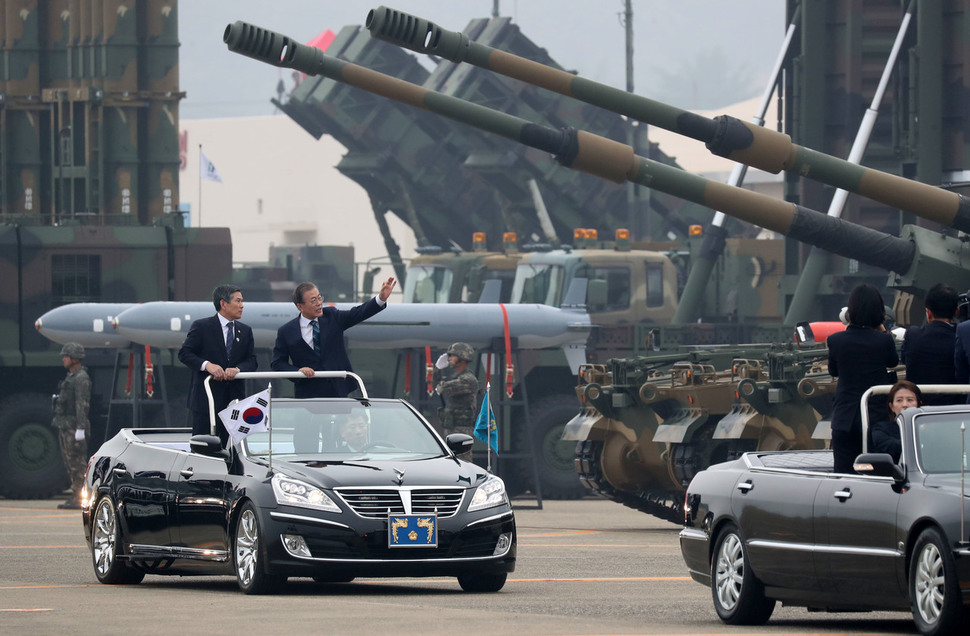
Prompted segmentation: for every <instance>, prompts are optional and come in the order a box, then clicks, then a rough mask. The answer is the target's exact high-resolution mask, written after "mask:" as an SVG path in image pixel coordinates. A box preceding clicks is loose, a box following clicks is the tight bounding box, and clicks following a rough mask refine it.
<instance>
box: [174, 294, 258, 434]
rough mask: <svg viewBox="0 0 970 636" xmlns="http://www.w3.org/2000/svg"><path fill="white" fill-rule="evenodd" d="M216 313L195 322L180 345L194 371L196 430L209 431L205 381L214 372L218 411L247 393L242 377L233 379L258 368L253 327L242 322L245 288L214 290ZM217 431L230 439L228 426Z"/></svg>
mask: <svg viewBox="0 0 970 636" xmlns="http://www.w3.org/2000/svg"><path fill="white" fill-rule="evenodd" d="M212 304H213V306H215V308H216V312H217V313H216V315H214V316H210V317H209V318H200V319H199V320H196V321H195V322H193V323H192V326H191V327H190V328H189V333H188V334H186V336H185V341H184V342H183V343H182V348H181V349H179V360H180V361H181V362H182V364H184V365H185V366H187V367H188V368H189V369H190V370H191V372H192V378H191V380H190V382H189V397H188V407H189V412H190V414H191V419H192V434H193V435H201V434H206V435H207V434H209V432H210V431H209V400H208V398H206V395H205V387H203V385H202V382H203V381H204V380H205V378H206V377H207V376H210V375H211V376H212V380H210V381H209V387H210V388H211V390H212V401H213V403H214V405H215V412H216V414H218V413H219V411H221V410H222V409H224V408H226V407H227V406H229V402H231V401H232V400H241V399H242V398H244V397H246V387H245V385H244V384H243V381H242V380H233V378H235V377H236V374H237V373H239V372H240V371H255V370H256V353H255V351H254V344H253V330H252V329H250V328H249V326H248V325H245V324H243V323H241V322H239V319H240V318H242V314H243V297H242V291H241V290H240V289H239V288H238V287H236V286H235V285H220V286H219V287H216V288H215V289H214V290H213V291H212ZM216 431H217V433H218V435H219V437H220V438H222V441H223V443H225V442H226V441H227V440H228V439H229V432H228V431H226V429H225V427H223V426H220V425H217V426H216Z"/></svg>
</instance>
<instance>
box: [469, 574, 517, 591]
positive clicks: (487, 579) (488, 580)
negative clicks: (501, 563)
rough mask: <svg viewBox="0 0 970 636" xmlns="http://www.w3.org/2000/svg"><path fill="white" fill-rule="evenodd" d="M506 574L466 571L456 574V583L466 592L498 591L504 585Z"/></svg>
mask: <svg viewBox="0 0 970 636" xmlns="http://www.w3.org/2000/svg"><path fill="white" fill-rule="evenodd" d="M508 576H509V575H508V574H507V573H505V572H501V573H499V574H493V573H483V572H468V573H466V574H459V575H458V585H460V586H461V589H463V590H465V591H466V592H498V591H499V590H501V589H502V588H503V587H505V579H506V578H508Z"/></svg>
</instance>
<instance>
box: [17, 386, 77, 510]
mask: <svg viewBox="0 0 970 636" xmlns="http://www.w3.org/2000/svg"><path fill="white" fill-rule="evenodd" d="M68 485H69V482H68V479H67V471H66V470H64V462H63V461H62V460H61V447H60V442H58V441H57V431H55V430H54V429H53V428H51V399H50V397H45V396H43V395H38V394H25V395H14V396H11V397H9V398H7V399H5V400H3V401H0V496H3V497H6V498H7V499H46V498H48V497H52V496H54V495H56V494H59V493H61V492H63V491H64V489H65V488H67V487H68Z"/></svg>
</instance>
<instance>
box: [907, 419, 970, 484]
mask: <svg viewBox="0 0 970 636" xmlns="http://www.w3.org/2000/svg"><path fill="white" fill-rule="evenodd" d="M968 415H970V414H967V413H928V414H925V415H919V416H917V419H916V422H915V424H916V427H915V428H916V454H917V459H918V461H919V465H920V466H922V467H923V472H926V473H958V472H960V470H961V468H962V469H963V470H970V465H968V461H967V456H968V455H970V449H968V448H967V444H966V441H967V440H966V439H965V436H966V435H968V434H970V431H963V432H961V431H960V426H961V424H970V417H968ZM965 428H970V427H965Z"/></svg>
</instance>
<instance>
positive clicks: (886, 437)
mask: <svg viewBox="0 0 970 636" xmlns="http://www.w3.org/2000/svg"><path fill="white" fill-rule="evenodd" d="M920 406H923V392H922V391H921V390H920V388H919V387H918V386H916V384H914V383H913V382H910V381H909V380H900V381H899V382H897V383H896V384H894V385H893V388H891V389H890V390H889V413H888V415H889V418H888V419H877V420H875V421H874V422H873V423H872V425H871V426H870V427H869V432H870V435H869V436H870V437H871V438H872V446H871V448H870V449H869V452H872V453H889V455H890V456H891V457H892V458H893V461H894V462H897V463H898V462H899V456H900V455H901V454H902V452H903V447H902V442H901V441H900V439H899V424H898V423H897V421H896V418H897V417H899V414H900V413H902V412H903V411H904V410H906V409H910V408H915V407H920Z"/></svg>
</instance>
